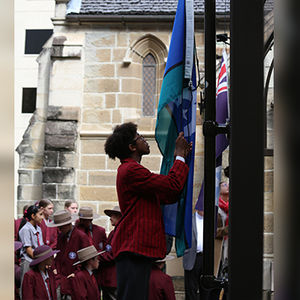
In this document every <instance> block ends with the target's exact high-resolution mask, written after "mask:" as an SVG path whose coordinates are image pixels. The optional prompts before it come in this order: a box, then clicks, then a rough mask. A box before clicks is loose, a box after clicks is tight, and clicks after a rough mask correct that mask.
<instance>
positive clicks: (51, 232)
mask: <svg viewBox="0 0 300 300" xmlns="http://www.w3.org/2000/svg"><path fill="white" fill-rule="evenodd" d="M39 206H40V207H42V208H43V214H44V219H43V221H42V222H41V225H40V227H41V229H42V233H43V240H44V244H45V245H48V246H49V247H51V248H52V249H56V244H57V228H55V227H49V226H48V225H49V224H50V223H51V222H53V221H52V220H51V219H50V218H49V217H50V216H52V215H53V207H54V206H53V203H52V202H51V201H50V200H47V199H42V200H41V201H40V202H39Z"/></svg>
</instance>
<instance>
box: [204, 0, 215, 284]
mask: <svg viewBox="0 0 300 300" xmlns="http://www.w3.org/2000/svg"><path fill="white" fill-rule="evenodd" d="M215 8H216V2H215V0H205V20H204V28H205V99H206V102H205V122H204V125H203V135H204V155H205V160H204V251H203V252H204V253H203V258H204V259H203V269H204V277H203V279H204V280H203V284H204V285H206V284H205V282H206V280H205V278H206V279H209V278H213V274H214V235H215V167H216V156H215V148H216V140H215V137H216V136H215V132H214V124H215V120H216V24H215V22H216V15H215ZM206 283H207V282H206Z"/></svg>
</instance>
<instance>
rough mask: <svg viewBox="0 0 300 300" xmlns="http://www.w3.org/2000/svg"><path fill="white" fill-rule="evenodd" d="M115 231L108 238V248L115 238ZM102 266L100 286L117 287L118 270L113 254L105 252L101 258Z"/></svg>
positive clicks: (100, 268) (100, 267) (100, 265)
mask: <svg viewBox="0 0 300 300" xmlns="http://www.w3.org/2000/svg"><path fill="white" fill-rule="evenodd" d="M114 232H115V231H114V230H112V231H111V232H110V234H109V236H108V238H107V245H108V247H109V246H110V245H111V240H112V238H113V236H114ZM98 257H99V260H100V264H99V271H100V285H101V286H103V287H114V288H116V287H117V270H116V264H115V261H114V259H113V255H112V252H109V251H107V252H104V253H102V254H100V255H99V256H98Z"/></svg>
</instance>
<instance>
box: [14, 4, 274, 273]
mask: <svg viewBox="0 0 300 300" xmlns="http://www.w3.org/2000/svg"><path fill="white" fill-rule="evenodd" d="M194 3H195V39H196V46H197V56H198V59H199V66H200V77H201V78H202V77H203V76H204V1H203V0H195V1H194ZM216 6H217V24H216V27H217V31H218V32H219V33H229V29H230V28H229V9H230V1H229V0H228V1H226V0H217V1H216ZM176 7H177V1H176V0H165V1H161V0H148V1H146V0H123V1H119V0H118V1H100V0H75V1H74V0H70V1H69V0H56V5H55V16H54V18H53V19H52V22H53V25H54V31H53V35H52V37H51V38H50V39H49V40H48V41H47V42H46V44H45V45H44V47H43V50H42V52H41V53H40V55H39V57H38V63H39V75H38V87H37V105H36V106H37V107H36V110H35V112H34V114H33V116H32V118H31V120H30V123H29V124H28V127H27V130H26V131H25V133H24V136H23V140H22V142H21V143H20V145H19V146H18V148H17V152H18V154H19V158H20V168H19V170H18V173H19V183H18V196H17V197H18V204H17V206H18V207H17V213H18V216H20V215H22V208H23V206H24V205H26V204H32V203H33V202H35V201H38V200H40V199H51V201H52V202H53V203H54V205H55V209H56V210H57V209H61V208H63V204H64V201H65V200H67V199H76V200H77V201H78V203H79V205H80V206H83V205H88V206H91V207H93V209H94V211H95V212H97V213H98V214H100V215H101V218H100V219H99V220H97V221H95V223H96V224H99V225H101V226H103V227H104V228H105V229H106V230H107V232H108V231H110V230H111V228H110V222H109V219H108V217H107V216H105V214H104V212H103V210H104V209H106V208H112V207H113V206H115V205H116V204H117V201H118V200H117V194H116V189H115V179H116V172H117V168H118V165H119V162H118V161H113V160H110V159H109V158H108V157H107V156H106V155H105V153H104V143H105V140H106V138H107V136H108V135H109V134H111V132H112V129H113V128H114V126H115V125H117V124H120V123H123V122H128V121H132V122H134V123H136V124H138V130H139V132H140V133H141V134H143V135H144V136H145V137H146V138H147V140H148V142H149V144H150V148H151V154H150V155H149V156H145V157H144V158H143V160H142V164H143V165H144V166H146V167H147V168H149V169H150V170H151V171H154V172H159V170H160V163H161V155H160V152H159V150H158V148H157V146H156V142H155V139H154V129H155V122H156V110H157V105H158V100H159V93H160V88H161V84H162V79H163V73H164V68H165V63H166V59H167V56H168V47H169V43H170V38H171V32H172V26H173V20H174V16H175V13H176ZM266 9H267V10H268V9H269V8H268V6H266ZM223 47H224V44H223V43H218V44H217V54H219V55H220V54H221V53H222V50H223ZM227 50H228V49H227ZM228 52H229V50H228ZM202 83H203V82H202ZM198 97H199V92H198ZM199 101H200V97H199V99H198V102H199ZM272 101H273V100H272ZM201 124H202V118H201V116H200V113H199V110H197V129H196V130H197V136H196V157H195V176H194V178H195V179H194V202H195V201H196V200H197V197H198V194H199V191H200V187H201V182H202V178H203V159H204V157H203V155H204V154H203V153H204V148H203V136H202V125H201ZM265 161H266V163H265V168H266V172H265V174H266V184H265V195H266V197H265V251H264V252H265V260H266V261H267V262H268V264H269V263H270V261H272V257H273V246H272V244H273V205H272V201H273V200H272V199H273V193H272V191H273V182H272V180H273V179H272V178H273V171H272V170H273V157H266V160H265ZM224 163H225V165H224V166H227V165H228V161H227V160H226V159H224ZM269 271H270V269H269V267H267V272H269Z"/></svg>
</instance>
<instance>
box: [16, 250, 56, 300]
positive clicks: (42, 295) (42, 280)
mask: <svg viewBox="0 0 300 300" xmlns="http://www.w3.org/2000/svg"><path fill="white" fill-rule="evenodd" d="M58 252H59V250H52V249H51V248H50V247H49V246H47V245H42V246H40V247H37V248H36V249H35V250H34V252H33V253H34V257H35V258H34V259H33V260H32V261H31V263H30V267H31V270H29V271H28V272H27V273H25V275H24V279H23V285H22V300H34V299H43V300H47V299H49V300H57V296H56V288H55V277H54V274H53V271H52V270H51V268H50V267H51V265H52V263H53V255H54V254H55V253H58Z"/></svg>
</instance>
